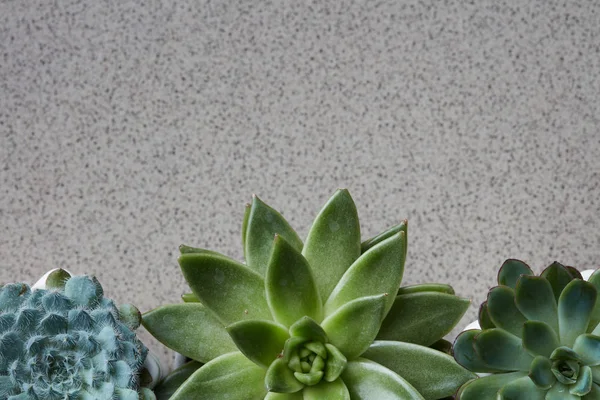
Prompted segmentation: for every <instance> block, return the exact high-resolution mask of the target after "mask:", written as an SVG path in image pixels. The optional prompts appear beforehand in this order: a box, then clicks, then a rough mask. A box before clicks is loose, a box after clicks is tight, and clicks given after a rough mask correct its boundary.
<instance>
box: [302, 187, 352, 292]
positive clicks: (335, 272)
mask: <svg viewBox="0 0 600 400" xmlns="http://www.w3.org/2000/svg"><path fill="white" fill-rule="evenodd" d="M302 255H304V257H306V259H307V260H308V263H309V264H310V266H311V268H312V271H313V275H314V276H315V282H317V286H318V288H319V293H320V294H321V298H322V299H323V300H325V299H327V298H329V294H330V293H331V291H332V290H333V288H334V287H335V285H336V284H337V283H338V281H339V280H340V278H341V277H342V275H344V272H346V270H347V269H348V268H349V267H350V265H352V263H353V262H354V261H356V259H357V258H358V256H359V255H360V225H359V222H358V213H357V212H356V205H355V204H354V201H353V200H352V197H350V193H348V191H347V190H338V191H337V192H335V194H334V195H333V196H332V197H331V198H330V199H329V201H327V203H326V204H325V206H323V208H322V209H321V211H320V212H319V215H317V218H316V219H315V221H314V222H313V225H312V227H311V228H310V231H309V232H308V237H307V238H306V243H305V245H304V248H303V249H302Z"/></svg>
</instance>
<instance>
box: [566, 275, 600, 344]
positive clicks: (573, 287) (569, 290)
mask: <svg viewBox="0 0 600 400" xmlns="http://www.w3.org/2000/svg"><path fill="white" fill-rule="evenodd" d="M597 296H598V295H597V292H596V288H595V287H594V286H593V285H592V284H590V283H588V282H586V281H582V280H579V279H576V280H573V281H571V282H570V283H569V284H568V285H567V286H566V287H565V289H564V290H563V291H562V293H561V294H560V298H559V300H558V326H559V329H560V331H559V336H560V342H561V344H563V345H565V346H573V343H575V339H577V336H579V335H581V334H582V333H585V332H587V327H588V324H589V323H590V318H591V315H592V311H593V309H594V306H595V304H596V298H597Z"/></svg>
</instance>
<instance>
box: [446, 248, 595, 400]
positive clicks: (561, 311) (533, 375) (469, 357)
mask: <svg viewBox="0 0 600 400" xmlns="http://www.w3.org/2000/svg"><path fill="white" fill-rule="evenodd" d="M599 271H600V270H599ZM599 271H596V272H594V273H593V274H592V275H591V277H590V279H589V280H588V281H587V282H586V281H584V280H583V279H582V277H581V274H580V273H579V272H578V271H577V270H576V269H575V268H572V267H565V266H563V265H561V264H559V263H557V262H555V263H553V264H552V265H550V266H549V267H548V268H546V269H545V270H544V271H543V272H542V273H541V275H540V276H535V275H534V274H533V272H532V271H531V269H530V268H529V266H527V264H525V263H523V262H522V261H519V260H507V261H506V262H505V263H504V264H503V265H502V268H500V272H499V274H498V285H499V286H496V287H494V288H492V289H491V290H490V292H489V294H488V298H487V301H486V302H484V303H483V304H482V306H481V308H480V312H479V325H480V326H481V329H475V330H467V331H465V332H463V333H462V334H461V335H459V337H458V338H457V339H456V342H455V344H454V356H455V358H456V360H457V361H458V362H459V363H460V364H461V365H463V366H465V367H466V368H468V369H469V370H471V371H474V372H479V373H488V374H489V375H487V376H484V377H482V378H479V379H475V380H473V381H471V382H469V383H467V384H466V385H464V386H463V387H462V388H461V390H460V392H459V398H460V399H461V400H486V399H490V400H491V399H494V400H495V399H500V400H501V399H511V400H513V399H514V400H519V399H523V400H580V399H582V400H597V399H600V325H599V323H600V301H599V300H598V290H599V289H600V272H599Z"/></svg>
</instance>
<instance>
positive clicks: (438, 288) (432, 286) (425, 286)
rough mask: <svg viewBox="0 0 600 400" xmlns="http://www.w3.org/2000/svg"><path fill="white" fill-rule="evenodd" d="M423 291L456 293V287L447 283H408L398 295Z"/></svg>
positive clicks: (399, 290)
mask: <svg viewBox="0 0 600 400" xmlns="http://www.w3.org/2000/svg"><path fill="white" fill-rule="evenodd" d="M421 292H438V293H446V294H455V292H454V288H453V287H452V286H450V285H447V284H445V283H421V284H417V285H408V286H404V287H401V288H400V289H398V294H397V295H398V296H400V295H401V294H411V293H421Z"/></svg>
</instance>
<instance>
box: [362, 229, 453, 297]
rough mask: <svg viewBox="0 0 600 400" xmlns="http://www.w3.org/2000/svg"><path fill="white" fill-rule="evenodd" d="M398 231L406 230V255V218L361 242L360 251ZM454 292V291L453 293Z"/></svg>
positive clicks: (406, 244)
mask: <svg viewBox="0 0 600 400" xmlns="http://www.w3.org/2000/svg"><path fill="white" fill-rule="evenodd" d="M398 232H404V254H405V255H406V249H407V248H408V221H407V220H404V221H402V222H401V223H399V224H398V225H394V226H392V227H391V228H388V229H386V230H385V231H383V232H381V233H380V234H378V235H376V236H374V237H372V238H370V239H367V240H365V241H364V242H362V243H361V244H360V252H361V253H364V252H366V251H367V250H369V249H370V248H371V247H373V246H375V245H376V244H378V243H381V242H383V241H384V240H386V239H387V238H389V237H392V236H394V235H395V234H396V233H398ZM453 294H454V293H453Z"/></svg>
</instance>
